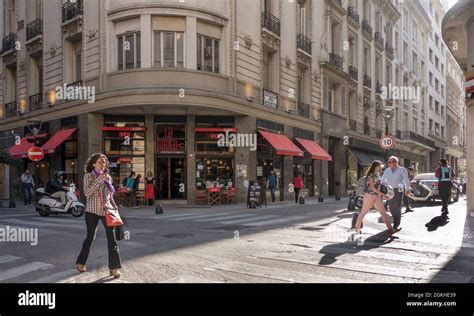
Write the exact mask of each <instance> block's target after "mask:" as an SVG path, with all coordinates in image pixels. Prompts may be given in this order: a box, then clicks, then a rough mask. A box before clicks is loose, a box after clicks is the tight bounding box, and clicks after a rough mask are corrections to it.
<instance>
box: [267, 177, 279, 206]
mask: <svg viewBox="0 0 474 316" xmlns="http://www.w3.org/2000/svg"><path fill="white" fill-rule="evenodd" d="M267 188H268V189H269V190H270V193H271V195H272V203H275V189H276V188H278V179H277V177H276V175H275V171H273V170H272V171H271V172H270V176H269V177H268V180H267Z"/></svg>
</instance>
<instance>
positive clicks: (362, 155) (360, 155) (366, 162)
mask: <svg viewBox="0 0 474 316" xmlns="http://www.w3.org/2000/svg"><path fill="white" fill-rule="evenodd" d="M351 152H352V153H353V154H354V156H356V158H357V160H358V161H359V163H360V164H361V165H362V166H370V165H371V164H372V161H374V160H380V161H382V162H383V161H384V158H383V157H381V156H378V155H376V154H372V153H368V152H363V151H358V150H351Z"/></svg>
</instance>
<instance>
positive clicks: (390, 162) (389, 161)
mask: <svg viewBox="0 0 474 316" xmlns="http://www.w3.org/2000/svg"><path fill="white" fill-rule="evenodd" d="M395 162H396V161H389V162H388V163H395Z"/></svg>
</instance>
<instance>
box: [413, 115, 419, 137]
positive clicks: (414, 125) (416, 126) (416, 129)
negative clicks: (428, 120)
mask: <svg viewBox="0 0 474 316" xmlns="http://www.w3.org/2000/svg"><path fill="white" fill-rule="evenodd" d="M413 131H414V132H415V133H418V119H417V118H413Z"/></svg>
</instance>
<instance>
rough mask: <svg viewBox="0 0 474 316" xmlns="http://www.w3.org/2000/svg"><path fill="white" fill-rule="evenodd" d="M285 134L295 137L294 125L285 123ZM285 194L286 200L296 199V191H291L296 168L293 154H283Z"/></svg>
mask: <svg viewBox="0 0 474 316" xmlns="http://www.w3.org/2000/svg"><path fill="white" fill-rule="evenodd" d="M284 135H286V136H287V137H288V138H290V139H291V138H292V137H293V127H292V126H288V125H285V127H284ZM282 169H283V179H281V180H282V181H283V196H284V200H285V201H292V200H294V199H295V193H294V192H289V184H290V183H293V178H294V174H293V172H294V169H293V156H283V168H282Z"/></svg>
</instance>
